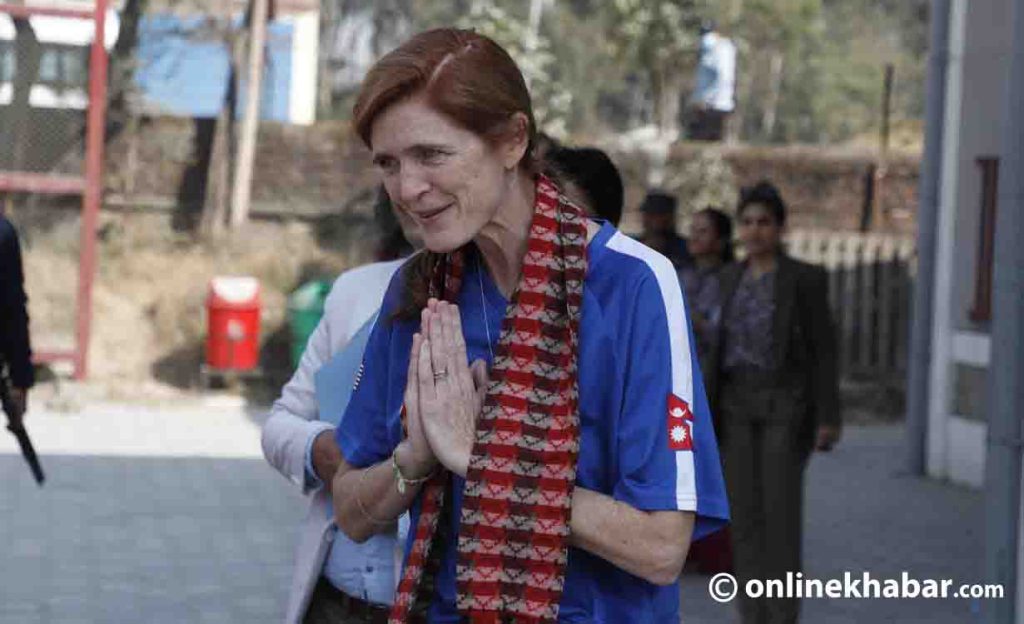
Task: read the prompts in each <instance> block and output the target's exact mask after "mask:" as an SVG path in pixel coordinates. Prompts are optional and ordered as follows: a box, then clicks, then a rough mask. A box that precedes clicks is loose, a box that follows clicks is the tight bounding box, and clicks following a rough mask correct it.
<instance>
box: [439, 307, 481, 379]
mask: <svg viewBox="0 0 1024 624" xmlns="http://www.w3.org/2000/svg"><path fill="white" fill-rule="evenodd" d="M442 320H443V322H444V336H445V342H446V346H447V350H448V370H449V371H450V372H451V373H453V375H454V377H453V381H454V383H455V387H456V388H457V389H458V391H459V394H461V395H462V396H463V397H467V398H468V397H470V396H472V394H473V377H472V374H471V373H470V371H469V366H468V365H467V364H466V363H467V362H468V361H469V358H468V357H466V339H465V337H464V336H463V335H462V321H461V319H460V318H459V308H458V306H456V305H449V306H447V307H446V308H445V309H444V310H443V311H442Z"/></svg>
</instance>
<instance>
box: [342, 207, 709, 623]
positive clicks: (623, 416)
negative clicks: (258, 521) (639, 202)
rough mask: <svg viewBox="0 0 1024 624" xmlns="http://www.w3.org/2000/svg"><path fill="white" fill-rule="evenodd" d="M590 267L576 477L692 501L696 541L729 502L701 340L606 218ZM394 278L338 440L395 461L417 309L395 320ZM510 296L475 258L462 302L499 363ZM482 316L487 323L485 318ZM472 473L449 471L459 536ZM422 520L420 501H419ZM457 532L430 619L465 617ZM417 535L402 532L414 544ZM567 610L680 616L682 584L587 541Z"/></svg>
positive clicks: (672, 283)
mask: <svg viewBox="0 0 1024 624" xmlns="http://www.w3.org/2000/svg"><path fill="white" fill-rule="evenodd" d="M587 255H588V260H589V268H588V272H587V277H586V281H585V282H584V287H583V305H582V311H581V319H580V340H579V342H580V344H579V394H580V435H581V438H580V454H579V459H578V464H577V476H576V484H577V485H578V486H580V487H584V488H587V489H590V490H594V491H596V492H601V493H603V494H606V495H608V496H611V497H613V498H615V499H617V500H620V501H623V502H625V503H628V504H630V505H632V506H633V507H635V508H637V509H641V510H645V511H663V510H682V511H692V512H696V514H697V520H696V525H695V527H694V534H693V539H694V540H696V539H698V538H700V537H703V536H704V535H707V534H708V533H711V532H713V531H715V530H717V529H719V528H721V527H722V526H724V524H725V523H726V522H727V520H728V515H729V512H728V504H727V502H726V495H725V486H724V483H723V481H722V472H721V467H720V464H719V459H718V448H717V445H716V443H715V434H714V431H713V430H712V425H711V414H710V412H709V409H708V405H707V400H706V398H705V396H704V385H703V381H702V380H701V375H700V369H699V368H698V365H697V355H696V353H695V352H694V350H693V349H692V348H691V345H693V344H694V343H693V334H692V331H691V329H690V327H689V322H688V319H687V315H686V311H685V306H684V302H683V295H682V292H681V290H680V288H679V281H678V278H677V277H676V272H675V269H674V268H673V267H672V264H671V262H669V261H668V260H667V259H666V258H665V257H663V256H661V255H660V254H658V253H657V252H655V251H653V250H651V249H650V248H648V247H646V246H644V245H643V244H641V243H639V242H637V241H635V240H633V239H631V238H629V237H627V236H625V235H623V234H622V233H620V232H618V231H617V230H616V229H615V228H614V227H612V226H611V225H609V224H607V223H605V224H604V225H603V226H602V228H601V230H600V231H599V232H598V234H597V235H596V236H595V237H594V238H593V240H591V242H590V244H589V245H588V247H587ZM401 281H402V277H401V275H400V274H398V275H396V276H395V278H394V279H393V280H392V283H391V285H390V287H389V288H388V293H387V294H386V295H385V297H384V303H383V306H382V311H381V315H380V319H381V321H380V322H378V323H377V325H376V327H375V328H374V331H373V334H372V335H371V336H370V340H369V343H368V345H367V348H366V352H365V354H364V369H365V370H364V373H363V376H362V379H361V382H360V383H359V384H358V386H357V387H356V389H355V392H354V393H353V395H352V400H351V402H350V403H349V406H348V409H347V411H346V412H345V416H344V422H343V425H342V426H341V427H338V429H337V438H338V444H339V446H340V447H341V451H342V453H343V454H344V456H345V459H346V461H348V463H349V464H351V465H353V466H356V467H366V466H370V465H372V464H376V463H378V462H382V461H385V460H387V459H388V457H389V456H390V455H391V453H392V451H393V450H394V449H395V447H396V446H398V444H399V442H400V441H401V439H402V426H401V421H400V418H399V413H400V411H401V406H402V398H403V394H404V390H405V380H406V371H407V370H408V363H409V351H410V349H411V347H412V335H413V334H414V333H415V332H417V331H419V324H420V323H419V317H417V318H416V319H415V320H409V321H401V320H395V321H387V320H386V319H388V318H390V316H391V313H392V312H393V311H394V310H395V309H396V307H397V306H398V303H399V301H400V298H401V292H402V284H401ZM507 303H508V301H507V300H506V299H505V297H504V296H502V294H501V293H500V292H499V291H498V289H497V287H496V285H495V284H494V282H493V281H492V280H491V279H490V277H489V276H488V274H487V272H486V270H481V267H480V262H479V261H478V260H477V259H476V257H474V256H470V257H469V258H468V261H467V267H466V272H465V274H464V277H463V282H462V289H461V292H460V294H459V299H458V305H459V311H460V313H461V317H462V329H463V333H464V334H465V339H466V347H467V353H468V356H469V360H470V361H473V360H476V359H478V358H483V359H485V360H487V361H488V363H490V359H491V355H490V349H488V344H487V340H488V334H489V336H490V339H491V341H492V345H491V348H496V346H497V342H498V339H499V336H500V331H501V321H502V319H503V318H504V316H505V307H506V305H507ZM485 321H486V325H485ZM463 484H464V480H463V479H461V478H459V477H455V478H454V479H453V488H452V489H453V492H454V496H453V502H454V505H455V508H454V513H452V514H451V521H452V531H451V535H458V522H459V516H460V514H459V510H460V509H461V505H462V486H463ZM411 515H412V525H413V526H415V525H416V521H417V519H418V518H419V501H417V502H416V503H415V504H414V505H413V507H412V509H411ZM456 542H457V540H456V539H454V538H453V539H450V540H449V543H448V544H447V546H448V549H447V552H446V555H445V558H444V562H443V564H442V567H441V571H440V574H439V577H438V579H437V587H436V593H437V595H438V596H439V599H435V600H434V602H433V604H432V605H431V611H430V621H431V622H458V621H459V614H458V611H457V610H456V608H455V561H456V553H455V549H456ZM411 543H412V537H411V536H410V538H409V539H408V540H407V543H406V556H408V550H409V547H410V546H411ZM559 621H560V622H598V623H601V622H603V623H608V624H621V623H622V622H652V623H660V622H672V623H673V624H674V623H676V622H678V621H679V588H678V586H676V585H670V586H665V587H661V586H656V585H653V584H651V583H648V582H647V581H645V580H643V579H641V578H639V577H636V576H634V575H632V574H630V573H628V572H625V571H623V570H621V569H619V568H617V567H615V566H614V565H612V564H611V563H608V562H607V561H605V560H603V559H601V558H599V557H597V556H595V555H591V554H590V553H588V552H585V551H583V550H580V549H576V548H570V550H569V563H568V568H567V570H566V578H565V590H564V592H563V596H562V601H561V604H560V609H559Z"/></svg>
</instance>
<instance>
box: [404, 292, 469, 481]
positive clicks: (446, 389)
mask: <svg viewBox="0 0 1024 624" xmlns="http://www.w3.org/2000/svg"><path fill="white" fill-rule="evenodd" d="M422 328H423V331H424V333H425V335H426V338H425V339H424V341H423V343H422V344H421V346H420V349H419V354H418V355H419V357H418V361H419V370H418V371H417V378H418V381H419V386H418V388H417V392H418V395H419V417H420V420H421V422H422V426H423V431H424V434H425V437H426V439H427V442H428V443H429V445H430V448H431V449H432V450H433V453H434V455H435V456H436V457H437V459H438V460H439V461H440V462H441V463H442V464H444V466H445V468H447V469H448V470H451V471H452V472H454V473H455V474H458V475H459V476H463V477H464V476H466V470H467V469H468V468H469V458H470V455H471V454H472V451H473V443H474V441H475V440H476V419H477V417H478V416H479V414H480V410H481V409H482V408H483V403H484V397H485V395H486V393H487V381H488V379H487V366H486V364H485V363H484V362H483V360H477V361H475V362H473V366H472V367H470V366H469V365H468V364H467V360H468V357H467V355H466V341H465V338H464V337H463V335H462V321H461V319H460V318H459V309H458V307H457V306H455V305H452V304H449V303H446V302H444V301H440V302H439V301H437V300H434V299H431V300H430V301H429V302H428V303H427V308H426V309H424V310H423V318H422ZM410 366H411V364H410ZM410 420H411V419H410ZM410 435H411V432H410Z"/></svg>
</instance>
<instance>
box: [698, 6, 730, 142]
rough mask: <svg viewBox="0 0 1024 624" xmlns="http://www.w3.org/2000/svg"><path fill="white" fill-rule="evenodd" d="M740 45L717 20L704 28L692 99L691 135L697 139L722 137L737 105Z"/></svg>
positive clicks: (708, 139)
mask: <svg viewBox="0 0 1024 624" xmlns="http://www.w3.org/2000/svg"><path fill="white" fill-rule="evenodd" d="M735 92H736V45H735V44H734V43H733V42H732V40H730V39H729V38H728V37H725V36H723V35H722V34H720V33H719V32H718V31H717V29H716V26H715V24H714V22H712V21H710V20H709V21H706V22H704V24H702V25H701V30H700V60H699V62H698V64H697V76H696V80H695V85H694V89H693V93H692V94H691V96H690V102H689V124H688V131H687V135H688V138H690V139H691V140H694V141H720V140H722V138H723V136H724V134H725V123H726V120H727V118H728V117H729V115H730V114H731V113H732V112H733V110H735V108H736V94H735Z"/></svg>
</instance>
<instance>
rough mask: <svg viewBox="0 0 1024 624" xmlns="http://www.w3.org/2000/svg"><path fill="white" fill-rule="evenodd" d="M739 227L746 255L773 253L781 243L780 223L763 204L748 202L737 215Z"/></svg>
mask: <svg viewBox="0 0 1024 624" xmlns="http://www.w3.org/2000/svg"><path fill="white" fill-rule="evenodd" d="M739 229H740V240H741V241H743V247H744V248H745V249H746V251H747V255H750V256H757V255H764V254H774V253H776V252H778V250H779V247H780V245H781V244H782V225H781V224H780V223H779V222H778V221H776V220H775V215H774V214H773V213H772V211H771V210H770V209H769V208H768V207H767V206H765V205H764V204H748V205H747V207H746V208H744V209H743V212H742V213H741V214H740V216H739Z"/></svg>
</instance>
